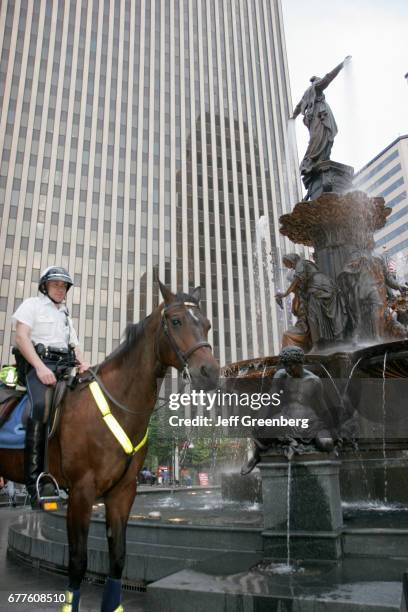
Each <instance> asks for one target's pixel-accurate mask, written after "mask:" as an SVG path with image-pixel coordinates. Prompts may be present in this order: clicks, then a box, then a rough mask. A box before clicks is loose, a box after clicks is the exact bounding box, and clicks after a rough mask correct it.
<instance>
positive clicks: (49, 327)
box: [12, 295, 79, 348]
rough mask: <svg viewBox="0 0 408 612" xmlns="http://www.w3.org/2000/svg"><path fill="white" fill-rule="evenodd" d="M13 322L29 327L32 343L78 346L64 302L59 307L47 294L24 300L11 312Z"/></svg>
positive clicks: (53, 345)
mask: <svg viewBox="0 0 408 612" xmlns="http://www.w3.org/2000/svg"><path fill="white" fill-rule="evenodd" d="M12 319H13V322H14V323H17V322H18V321H20V322H21V323H25V324H26V325H28V326H29V327H30V328H31V340H32V341H33V342H34V344H44V346H47V347H48V346H51V347H55V348H67V347H68V344H72V345H74V346H78V344H79V343H78V337H77V335H76V333H75V330H74V327H73V325H72V321H71V318H70V317H69V316H68V310H67V308H66V306H65V305H64V304H62V305H61V307H60V308H58V306H57V305H56V304H54V302H52V301H51V300H50V298H49V297H48V296H47V295H42V296H39V297H32V298H28V299H27V300H24V302H23V303H22V304H20V306H19V307H18V308H17V310H16V312H15V313H14V314H13V317H12Z"/></svg>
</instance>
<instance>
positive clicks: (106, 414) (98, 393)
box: [89, 381, 148, 455]
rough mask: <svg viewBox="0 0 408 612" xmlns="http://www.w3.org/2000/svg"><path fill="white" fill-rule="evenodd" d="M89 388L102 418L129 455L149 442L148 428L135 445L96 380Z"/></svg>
mask: <svg viewBox="0 0 408 612" xmlns="http://www.w3.org/2000/svg"><path fill="white" fill-rule="evenodd" d="M89 389H90V391H91V393H92V395H93V398H94V400H95V402H96V405H97V406H98V408H99V410H100V411H101V414H102V418H103V420H104V422H105V424H106V426H107V427H108V429H109V430H110V431H111V433H112V435H113V436H114V437H115V438H116V440H117V441H118V442H119V444H120V445H121V447H122V448H123V450H124V451H125V453H126V454H127V455H134V454H135V453H137V451H138V450H140V449H141V448H142V447H143V446H144V445H145V444H146V442H147V437H148V430H146V433H145V435H144V436H143V439H142V440H141V441H140V442H139V444H137V445H136V446H133V444H132V442H131V440H130V438H129V437H128V435H127V434H126V432H125V431H124V430H123V428H122V426H121V425H120V423H118V421H117V420H116V419H115V417H114V416H113V414H112V413H111V410H110V408H109V404H108V402H107V401H106V398H105V396H104V394H103V392H102V389H101V388H100V386H99V385H98V383H97V382H96V381H93V382H91V384H90V385H89Z"/></svg>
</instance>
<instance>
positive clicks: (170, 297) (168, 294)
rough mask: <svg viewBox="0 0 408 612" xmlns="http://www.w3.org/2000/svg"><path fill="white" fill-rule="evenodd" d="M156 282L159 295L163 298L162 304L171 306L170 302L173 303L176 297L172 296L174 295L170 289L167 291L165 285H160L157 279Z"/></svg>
mask: <svg viewBox="0 0 408 612" xmlns="http://www.w3.org/2000/svg"><path fill="white" fill-rule="evenodd" d="M157 282H158V283H159V289H160V293H161V294H162V296H163V299H164V303H165V304H171V303H172V302H175V301H176V296H175V295H174V293H172V292H171V291H170V289H167V287H166V285H163V283H161V282H160V280H159V279H157Z"/></svg>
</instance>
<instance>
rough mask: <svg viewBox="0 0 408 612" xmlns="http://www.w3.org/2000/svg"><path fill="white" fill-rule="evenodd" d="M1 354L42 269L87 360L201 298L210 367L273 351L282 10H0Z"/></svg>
mask: <svg viewBox="0 0 408 612" xmlns="http://www.w3.org/2000/svg"><path fill="white" fill-rule="evenodd" d="M0 48H1V62H0V93H1V95H2V98H1V106H0V108H1V119H0V155H1V167H0V206H1V212H2V224H1V236H0V239H1V244H2V247H4V248H1V249H0V271H1V283H0V330H1V332H0V333H1V336H0V344H1V345H2V361H3V362H5V361H7V360H8V358H9V350H10V342H11V341H12V337H11V320H10V319H11V314H12V312H13V311H14V310H15V308H16V307H17V306H18V304H19V303H20V302H21V300H22V299H24V298H26V297H28V296H29V295H34V294H35V293H36V291H37V281H38V278H39V274H40V271H41V269H43V268H45V267H46V266H47V265H51V264H62V265H63V266H66V267H67V268H68V269H69V270H70V271H71V273H72V274H73V275H74V276H75V285H76V287H75V288H74V289H73V290H72V292H70V296H69V306H70V308H71V312H72V315H73V318H74V321H75V323H76V327H77V329H78V332H79V336H80V340H81V342H82V344H83V346H84V349H85V352H86V356H87V357H88V358H89V359H91V360H92V361H93V362H95V361H98V360H100V359H101V358H102V357H103V356H104V355H105V354H106V353H107V352H109V351H110V350H112V348H113V347H114V346H115V345H116V344H117V343H118V342H119V339H120V335H121V332H122V331H123V328H124V327H125V325H126V323H127V322H129V321H135V320H138V319H139V318H140V317H143V316H145V315H146V314H148V313H149V312H150V311H151V309H152V307H153V306H154V305H155V304H156V303H157V301H158V289H157V287H156V286H155V284H154V282H153V277H154V270H155V269H156V270H157V272H158V274H159V277H160V278H161V279H162V280H163V281H165V282H166V283H168V284H169V285H171V287H172V288H173V290H175V289H176V288H178V289H183V290H185V291H187V290H188V289H189V288H192V287H193V286H196V285H199V284H200V285H202V287H203V308H204V309H205V311H206V312H207V315H208V317H209V318H210V319H211V320H212V324H213V331H212V334H213V336H212V341H213V342H214V345H215V348H216V352H217V355H218V356H219V358H220V361H221V363H225V362H230V361H235V360H237V359H242V358H246V357H248V356H251V355H257V354H266V353H271V352H273V351H274V350H275V351H276V349H277V348H278V335H279V330H280V327H281V325H283V321H281V319H280V317H282V315H281V314H280V313H279V312H278V311H277V309H276V306H275V302H274V300H273V294H274V292H275V290H276V289H277V288H279V287H280V285H281V279H280V274H281V266H280V263H279V251H280V249H281V248H282V247H283V245H284V242H283V238H281V237H280V236H279V233H278V218H279V215H280V214H282V213H283V212H286V210H287V207H288V206H289V203H291V204H292V203H294V202H295V201H297V200H298V199H300V187H299V180H298V175H297V171H295V170H294V169H293V168H289V167H288V165H290V164H291V160H290V159H289V153H288V145H287V135H286V121H287V118H288V116H289V110H290V108H289V106H290V102H289V89H288V74H287V64H286V55H285V45H284V39H283V27H282V15H281V8H280V3H279V0H273V1H271V0H259V1H256V2H253V1H251V0H222V1H221V2H220V1H219V0H171V1H169V0H137V1H135V0H134V1H130V0H77V1H75V0H61V1H60V2H54V1H53V0H44V1H42V2H22V1H20V0H4V1H3V2H2V3H1V9H0Z"/></svg>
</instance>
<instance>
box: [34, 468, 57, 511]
mask: <svg viewBox="0 0 408 612" xmlns="http://www.w3.org/2000/svg"><path fill="white" fill-rule="evenodd" d="M42 481H44V482H45V484H48V483H50V484H52V486H53V487H54V495H41V493H40V485H41V484H44V483H43V482H42ZM35 490H36V494H37V500H38V503H39V505H40V508H41V509H42V510H45V512H51V511H53V510H58V507H59V502H60V500H61V494H60V489H59V486H58V482H57V481H56V480H55V478H54V476H53V475H52V474H49V473H48V472H41V474H40V475H39V476H38V478H37V482H36V483H35Z"/></svg>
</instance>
